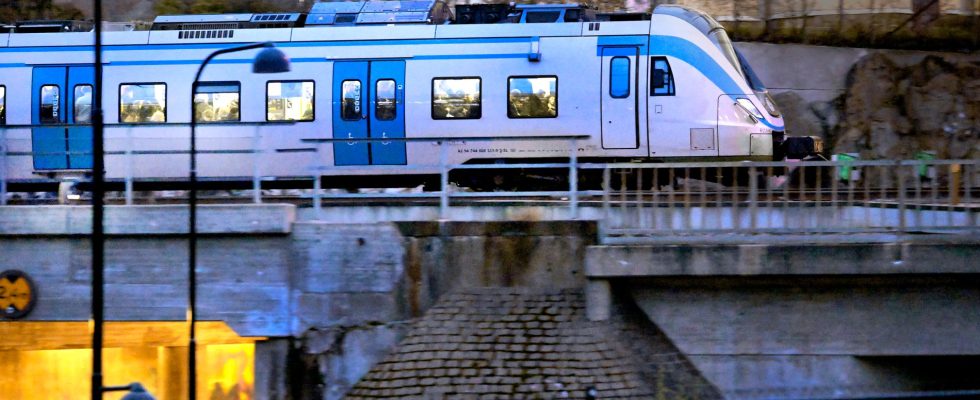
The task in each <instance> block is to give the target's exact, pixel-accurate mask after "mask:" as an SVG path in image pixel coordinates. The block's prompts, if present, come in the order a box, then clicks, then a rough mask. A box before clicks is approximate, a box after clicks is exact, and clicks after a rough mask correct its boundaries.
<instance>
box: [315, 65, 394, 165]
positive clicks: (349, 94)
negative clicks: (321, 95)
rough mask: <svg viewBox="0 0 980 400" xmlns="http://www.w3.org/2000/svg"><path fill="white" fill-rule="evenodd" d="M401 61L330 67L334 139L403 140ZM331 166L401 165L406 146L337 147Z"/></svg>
mask: <svg viewBox="0 0 980 400" xmlns="http://www.w3.org/2000/svg"><path fill="white" fill-rule="evenodd" d="M404 93H405V62H404V61H341V62H336V63H334V75H333V98H334V99H335V100H334V106H333V107H334V118H333V137H334V138H335V139H360V138H376V139H389V138H403V137H405V102H404V98H405V96H404ZM333 148H334V163H335V164H336V165H400V164H405V162H406V155H405V143H404V142H393V141H373V142H370V143H368V142H353V141H350V142H337V143H334V145H333Z"/></svg>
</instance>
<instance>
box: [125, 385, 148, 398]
mask: <svg viewBox="0 0 980 400" xmlns="http://www.w3.org/2000/svg"><path fill="white" fill-rule="evenodd" d="M122 400H155V399H154V397H153V395H151V394H150V393H149V392H147V391H146V389H145V388H143V385H140V384H139V383H131V384H130V385H129V393H126V395H125V396H123V397H122Z"/></svg>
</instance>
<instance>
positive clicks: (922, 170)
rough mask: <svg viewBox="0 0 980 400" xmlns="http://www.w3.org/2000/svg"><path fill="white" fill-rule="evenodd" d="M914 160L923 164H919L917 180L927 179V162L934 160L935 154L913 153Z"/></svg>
mask: <svg viewBox="0 0 980 400" xmlns="http://www.w3.org/2000/svg"><path fill="white" fill-rule="evenodd" d="M915 159H916V160H918V161H923V163H921V164H919V168H918V170H919V178H928V177H929V167H930V165H929V161H932V160H935V159H936V153H933V152H931V151H920V152H918V153H915Z"/></svg>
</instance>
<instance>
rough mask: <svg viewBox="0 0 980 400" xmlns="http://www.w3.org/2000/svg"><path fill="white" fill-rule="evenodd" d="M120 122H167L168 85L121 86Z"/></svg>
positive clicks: (127, 84)
mask: <svg viewBox="0 0 980 400" xmlns="http://www.w3.org/2000/svg"><path fill="white" fill-rule="evenodd" d="M119 122H122V123H135V124H139V123H147V122H150V123H153V122H167V85H166V84H163V83H124V84H122V85H119Z"/></svg>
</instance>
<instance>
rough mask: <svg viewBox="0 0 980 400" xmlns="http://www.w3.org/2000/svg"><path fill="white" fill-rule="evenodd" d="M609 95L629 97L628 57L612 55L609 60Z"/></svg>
mask: <svg viewBox="0 0 980 400" xmlns="http://www.w3.org/2000/svg"><path fill="white" fill-rule="evenodd" d="M609 95H610V96H612V97H613V98H615V99H623V98H627V97H630V59H629V58H628V57H621V56H620V57H613V59H612V60H610V61H609Z"/></svg>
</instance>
